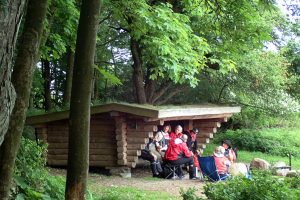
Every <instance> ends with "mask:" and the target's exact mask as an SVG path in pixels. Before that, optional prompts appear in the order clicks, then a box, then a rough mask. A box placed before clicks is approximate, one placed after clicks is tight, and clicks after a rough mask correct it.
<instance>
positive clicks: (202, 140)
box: [197, 137, 209, 144]
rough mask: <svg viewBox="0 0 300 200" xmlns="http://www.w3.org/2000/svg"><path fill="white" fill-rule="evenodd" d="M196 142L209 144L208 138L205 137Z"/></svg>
mask: <svg viewBox="0 0 300 200" xmlns="http://www.w3.org/2000/svg"><path fill="white" fill-rule="evenodd" d="M197 142H198V143H204V144H205V143H209V138H205V137H203V138H197Z"/></svg>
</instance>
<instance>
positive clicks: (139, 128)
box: [127, 124, 158, 132]
mask: <svg viewBox="0 0 300 200" xmlns="http://www.w3.org/2000/svg"><path fill="white" fill-rule="evenodd" d="M127 130H128V132H133V131H153V132H157V130H158V128H157V126H156V125H142V124H138V125H137V127H136V128H132V127H130V126H128V127H127Z"/></svg>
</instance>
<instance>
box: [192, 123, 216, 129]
mask: <svg viewBox="0 0 300 200" xmlns="http://www.w3.org/2000/svg"><path fill="white" fill-rule="evenodd" d="M194 126H196V127H197V128H220V127H221V122H198V123H195V122H194Z"/></svg>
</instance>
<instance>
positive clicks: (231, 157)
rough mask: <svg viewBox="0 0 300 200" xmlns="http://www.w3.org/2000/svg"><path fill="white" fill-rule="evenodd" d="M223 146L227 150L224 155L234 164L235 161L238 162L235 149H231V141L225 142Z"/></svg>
mask: <svg viewBox="0 0 300 200" xmlns="http://www.w3.org/2000/svg"><path fill="white" fill-rule="evenodd" d="M222 146H223V147H224V148H225V153H224V155H225V156H226V157H227V158H228V160H229V161H230V162H232V163H233V162H234V161H236V155H235V152H234V151H233V149H232V148H231V147H232V145H231V142H230V140H223V141H222Z"/></svg>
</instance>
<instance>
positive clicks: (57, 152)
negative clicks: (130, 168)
mask: <svg viewBox="0 0 300 200" xmlns="http://www.w3.org/2000/svg"><path fill="white" fill-rule="evenodd" d="M48 154H51V155H62V154H68V149H67V148H66V149H48ZM89 154H90V155H115V156H116V155H117V150H116V149H115V148H114V149H90V150H89Z"/></svg>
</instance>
